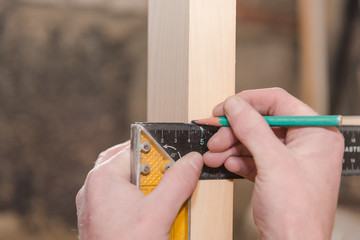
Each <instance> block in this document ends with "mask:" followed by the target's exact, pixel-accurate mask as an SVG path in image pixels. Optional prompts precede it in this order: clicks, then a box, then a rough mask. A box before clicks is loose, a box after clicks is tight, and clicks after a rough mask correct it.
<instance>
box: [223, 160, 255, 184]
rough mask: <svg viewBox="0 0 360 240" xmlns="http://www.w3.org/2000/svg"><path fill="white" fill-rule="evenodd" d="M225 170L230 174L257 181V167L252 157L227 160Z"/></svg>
mask: <svg viewBox="0 0 360 240" xmlns="http://www.w3.org/2000/svg"><path fill="white" fill-rule="evenodd" d="M224 165H225V168H226V169H227V170H229V171H230V172H233V173H236V174H238V175H240V176H242V177H244V178H247V179H249V180H250V181H255V177H256V165H255V162H254V159H253V158H251V157H229V158H228V159H226V161H225V163H224Z"/></svg>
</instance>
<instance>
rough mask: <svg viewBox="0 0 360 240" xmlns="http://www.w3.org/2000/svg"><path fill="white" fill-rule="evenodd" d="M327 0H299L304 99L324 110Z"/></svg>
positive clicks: (301, 75)
mask: <svg viewBox="0 0 360 240" xmlns="http://www.w3.org/2000/svg"><path fill="white" fill-rule="evenodd" d="M325 2H326V1H325V0H298V1H297V5H298V12H299V14H298V18H299V26H300V49H301V51H300V58H301V60H300V85H301V86H300V89H301V99H302V100H303V101H304V102H306V103H307V104H309V105H310V106H311V107H312V108H314V109H315V110H316V111H318V112H320V113H321V114H327V111H328V108H329V98H328V95H329V86H328V85H329V84H328V69H327V65H328V64H327V54H326V52H327V49H326V45H327V44H326V27H325V9H326V8H325Z"/></svg>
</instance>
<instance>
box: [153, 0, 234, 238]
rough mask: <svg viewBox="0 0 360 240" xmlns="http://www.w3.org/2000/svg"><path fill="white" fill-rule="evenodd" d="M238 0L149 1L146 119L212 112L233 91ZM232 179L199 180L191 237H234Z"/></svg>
mask: <svg viewBox="0 0 360 240" xmlns="http://www.w3.org/2000/svg"><path fill="white" fill-rule="evenodd" d="M235 13H236V0H226V1H222V0H150V1H149V25H148V106H147V109H148V114H147V116H148V121H169V122H174V121H175V122H188V121H191V120H193V119H199V118H205V117H209V116H211V112H212V108H213V107H214V106H215V105H216V104H217V103H219V102H221V101H224V100H225V98H226V97H228V96H230V95H232V94H234V93H235V24H236V15H235ZM232 222H233V182H232V181H230V180H208V181H201V182H200V183H199V184H198V186H197V189H196V191H195V193H194V195H193V197H192V200H191V230H190V231H191V239H192V240H202V239H204V240H205V239H206V240H211V239H224V240H226V239H232Z"/></svg>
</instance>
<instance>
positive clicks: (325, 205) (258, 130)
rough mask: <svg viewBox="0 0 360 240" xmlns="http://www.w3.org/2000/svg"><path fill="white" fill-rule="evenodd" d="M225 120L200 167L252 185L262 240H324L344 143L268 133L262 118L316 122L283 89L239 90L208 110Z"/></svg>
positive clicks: (336, 136) (333, 135)
mask: <svg viewBox="0 0 360 240" xmlns="http://www.w3.org/2000/svg"><path fill="white" fill-rule="evenodd" d="M213 114H214V116H223V115H226V117H227V118H228V120H229V123H230V125H231V128H221V129H220V130H219V132H218V133H217V134H215V135H214V136H213V137H212V138H211V139H210V140H209V142H208V147H209V152H208V153H206V154H205V155H204V161H205V164H207V165H208V166H211V167H217V166H220V165H222V164H225V167H226V168H227V169H228V170H230V171H232V172H234V173H237V174H239V175H241V176H244V177H246V178H248V179H250V180H252V181H254V182H255V186H254V192H253V196H252V204H253V215H254V221H255V224H256V226H257V227H258V229H259V231H260V234H261V237H260V238H261V239H330V237H331V232H332V227H333V221H334V217H335V209H336V204H337V198H338V190H339V184H340V176H341V166H342V156H343V152H344V140H343V136H342V135H341V133H340V132H339V131H338V130H337V129H336V128H319V127H307V128H305V127H300V128H273V129H272V128H270V127H269V125H268V124H267V123H266V121H265V120H264V118H263V117H262V116H261V115H275V116H285V115H288V116H294V115H316V112H314V111H313V110H312V109H310V108H309V107H308V106H307V105H305V104H304V103H302V102H301V101H299V100H298V99H296V98H294V97H292V96H291V95H290V94H288V93H287V92H285V91H284V90H282V89H262V90H252V91H245V92H241V93H239V94H237V95H236V96H233V97H230V98H228V99H227V100H226V101H225V103H221V104H219V105H218V106H217V107H215V109H214V111H213Z"/></svg>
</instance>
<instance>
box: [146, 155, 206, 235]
mask: <svg viewBox="0 0 360 240" xmlns="http://www.w3.org/2000/svg"><path fill="white" fill-rule="evenodd" d="M203 164H204V162H203V158H202V156H201V154H199V153H197V152H192V153H189V154H187V155H185V156H184V157H183V158H181V159H179V160H178V161H177V162H175V164H174V165H173V166H171V167H170V168H169V169H168V170H167V171H166V173H165V174H164V176H163V177H162V179H161V181H160V183H159V185H158V186H157V187H156V188H155V189H154V190H153V191H152V192H151V193H150V194H149V195H148V197H147V200H146V201H147V204H149V205H147V207H148V208H147V209H148V210H149V214H150V215H151V218H152V219H153V220H154V223H155V222H156V223H158V224H160V225H159V226H162V227H165V226H168V227H169V230H170V227H171V225H172V224H173V222H174V220H175V218H176V215H177V214H178V212H179V210H180V208H181V206H182V205H183V203H184V202H185V201H186V200H187V199H188V198H189V197H190V196H191V194H192V193H193V192H194V190H195V188H196V185H197V183H198V181H199V176H200V173H201V170H202V167H203ZM150 212H151V213H150ZM154 218H156V220H155V219H154Z"/></svg>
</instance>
